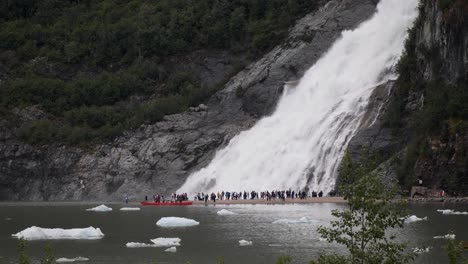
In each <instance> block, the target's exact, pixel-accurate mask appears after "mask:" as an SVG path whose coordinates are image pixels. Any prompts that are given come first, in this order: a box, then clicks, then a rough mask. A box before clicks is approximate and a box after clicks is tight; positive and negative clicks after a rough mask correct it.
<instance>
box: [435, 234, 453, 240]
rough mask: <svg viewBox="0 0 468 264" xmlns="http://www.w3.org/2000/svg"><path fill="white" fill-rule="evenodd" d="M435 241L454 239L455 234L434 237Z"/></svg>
mask: <svg viewBox="0 0 468 264" xmlns="http://www.w3.org/2000/svg"><path fill="white" fill-rule="evenodd" d="M434 238H435V239H455V234H447V235H445V236H435V237H434Z"/></svg>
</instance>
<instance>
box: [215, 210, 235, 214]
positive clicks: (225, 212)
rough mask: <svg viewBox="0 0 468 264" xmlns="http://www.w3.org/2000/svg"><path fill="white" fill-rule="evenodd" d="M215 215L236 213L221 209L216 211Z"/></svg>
mask: <svg viewBox="0 0 468 264" xmlns="http://www.w3.org/2000/svg"><path fill="white" fill-rule="evenodd" d="M217 214H218V215H236V214H237V213H234V212H231V211H229V210H226V209H222V210H220V211H218V212H217Z"/></svg>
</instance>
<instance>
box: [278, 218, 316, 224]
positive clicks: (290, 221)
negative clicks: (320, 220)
mask: <svg viewBox="0 0 468 264" xmlns="http://www.w3.org/2000/svg"><path fill="white" fill-rule="evenodd" d="M312 222H317V220H310V219H308V218H307V217H301V218H299V219H279V220H276V221H273V224H306V223H312Z"/></svg>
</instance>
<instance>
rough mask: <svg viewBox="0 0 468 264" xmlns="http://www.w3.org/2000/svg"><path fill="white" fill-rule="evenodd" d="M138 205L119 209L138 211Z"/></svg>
mask: <svg viewBox="0 0 468 264" xmlns="http://www.w3.org/2000/svg"><path fill="white" fill-rule="evenodd" d="M140 210H141V208H140V207H122V208H120V211H140Z"/></svg>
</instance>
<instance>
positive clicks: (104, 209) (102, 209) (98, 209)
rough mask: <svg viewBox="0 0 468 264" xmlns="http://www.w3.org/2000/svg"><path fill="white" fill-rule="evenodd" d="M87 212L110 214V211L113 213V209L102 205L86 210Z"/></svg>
mask: <svg viewBox="0 0 468 264" xmlns="http://www.w3.org/2000/svg"><path fill="white" fill-rule="evenodd" d="M86 211H93V212H110V211H112V208H110V207H107V206H105V205H103V204H101V205H99V206H96V207H94V208H89V209H86Z"/></svg>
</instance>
